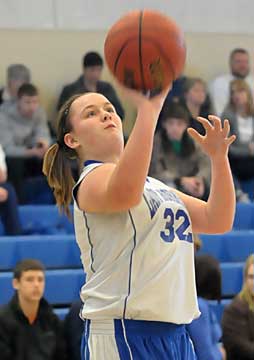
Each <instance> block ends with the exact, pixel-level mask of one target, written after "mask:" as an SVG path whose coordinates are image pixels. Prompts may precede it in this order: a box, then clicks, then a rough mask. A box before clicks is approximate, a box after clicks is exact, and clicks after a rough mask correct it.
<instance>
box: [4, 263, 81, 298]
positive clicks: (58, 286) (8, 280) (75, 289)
mask: <svg viewBox="0 0 254 360" xmlns="http://www.w3.org/2000/svg"><path fill="white" fill-rule="evenodd" d="M84 283H85V274H84V271H83V269H76V270H48V271H46V288H45V298H46V299H47V300H48V301H49V302H50V303H51V304H53V305H66V304H70V303H72V302H73V301H74V300H76V299H77V298H78V296H79V293H80V289H81V287H82V285H83V284H84ZM13 293H14V290H13V288H12V273H11V272H5V273H1V274H0V304H5V303H7V302H8V301H9V300H10V298H11V297H12V295H13Z"/></svg>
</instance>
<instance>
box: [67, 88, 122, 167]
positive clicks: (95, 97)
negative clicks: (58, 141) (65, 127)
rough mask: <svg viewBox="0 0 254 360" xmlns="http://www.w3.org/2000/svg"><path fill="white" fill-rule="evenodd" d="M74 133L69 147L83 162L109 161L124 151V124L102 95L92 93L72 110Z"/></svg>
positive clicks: (82, 98)
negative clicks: (75, 151)
mask: <svg viewBox="0 0 254 360" xmlns="http://www.w3.org/2000/svg"><path fill="white" fill-rule="evenodd" d="M70 118H71V125H72V131H71V133H69V134H66V135H65V142H66V144H67V145H68V146H69V147H71V148H73V149H76V150H77V151H78V153H79V155H80V156H81V157H82V160H83V159H90V160H91V159H93V160H94V159H101V160H102V161H103V159H107V158H109V159H110V158H111V156H117V155H120V153H121V151H122V149H123V132H122V121H121V119H120V117H119V116H118V115H117V113H116V111H115V108H114V107H113V105H112V104H111V103H110V102H109V101H108V99H107V98H105V97H104V96H103V95H101V94H97V93H88V94H85V95H83V96H81V97H79V98H78V99H76V100H75V101H74V102H73V104H72V106H71V111H70Z"/></svg>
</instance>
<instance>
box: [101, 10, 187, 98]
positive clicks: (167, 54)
mask: <svg viewBox="0 0 254 360" xmlns="http://www.w3.org/2000/svg"><path fill="white" fill-rule="evenodd" d="M104 53H105V59H106V62H107V64H108V67H109V69H110V71H111V72H112V74H113V75H114V76H115V77H116V78H117V80H118V81H119V82H120V83H122V84H123V85H125V86H126V87H129V88H132V89H136V90H142V91H144V92H147V91H148V90H150V91H153V90H155V91H160V90H162V89H163V88H165V87H166V86H167V85H168V84H169V83H170V82H172V81H173V80H175V79H177V78H178V77H179V75H180V74H181V72H182V70H183V67H184V64H185V58H186V47H185V41H184V35H183V32H182V30H181V29H180V28H179V27H178V26H177V24H176V23H175V22H174V21H173V20H172V19H170V18H169V17H167V16H165V15H163V14H161V13H159V12H157V11H153V10H147V9H145V10H142V11H141V10H136V11H132V12H130V13H128V14H126V15H125V16H123V17H122V18H121V19H120V20H118V21H117V22H116V23H115V24H114V25H113V26H112V27H111V29H110V30H109V32H108V34H107V37H106V40H105V44H104Z"/></svg>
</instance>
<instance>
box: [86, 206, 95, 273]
mask: <svg viewBox="0 0 254 360" xmlns="http://www.w3.org/2000/svg"><path fill="white" fill-rule="evenodd" d="M83 215H84V219H85V224H86V230H87V238H88V242H89V245H90V257H91V266H90V267H91V270H92V272H93V273H95V270H94V268H93V262H94V257H93V243H92V241H91V237H90V228H89V226H88V221H87V216H86V213H85V212H84V211H83Z"/></svg>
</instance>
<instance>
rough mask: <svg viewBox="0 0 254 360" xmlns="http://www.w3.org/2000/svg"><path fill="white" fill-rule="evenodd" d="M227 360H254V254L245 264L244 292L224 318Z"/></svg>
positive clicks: (224, 340)
mask: <svg viewBox="0 0 254 360" xmlns="http://www.w3.org/2000/svg"><path fill="white" fill-rule="evenodd" d="M222 329H223V342H224V344H225V348H226V350H227V360H253V359H254V254H252V255H250V256H249V257H248V259H247V260H246V262H245V267H244V281H243V287H242V291H241V292H240V293H239V294H238V295H237V296H236V297H235V298H234V299H233V301H232V302H231V304H230V305H229V306H228V307H226V309H225V310H224V314H223V317H222Z"/></svg>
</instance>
